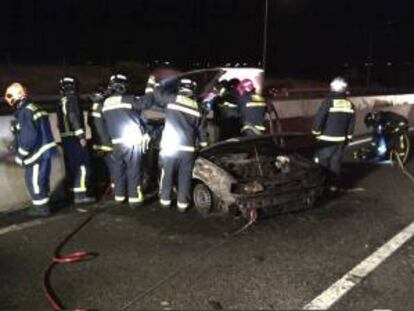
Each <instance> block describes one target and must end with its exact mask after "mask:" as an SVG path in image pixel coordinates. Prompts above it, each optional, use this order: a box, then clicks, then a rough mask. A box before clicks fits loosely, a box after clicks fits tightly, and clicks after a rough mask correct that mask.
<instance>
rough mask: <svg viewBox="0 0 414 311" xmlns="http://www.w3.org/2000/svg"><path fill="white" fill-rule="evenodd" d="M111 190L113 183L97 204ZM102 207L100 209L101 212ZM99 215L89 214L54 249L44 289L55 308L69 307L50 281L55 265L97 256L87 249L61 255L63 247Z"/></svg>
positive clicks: (99, 201)
mask: <svg viewBox="0 0 414 311" xmlns="http://www.w3.org/2000/svg"><path fill="white" fill-rule="evenodd" d="M110 190H111V183H109V185H108V186H107V188H106V190H105V192H104V193H103V195H102V196H101V197H100V199H99V200H98V201H97V203H96V204H99V203H101V202H102V200H103V199H104V198H105V196H106V195H107V194H108V193H109V191H110ZM101 211H102V209H101V210H100V211H99V212H101ZM97 215H98V212H97V213H93V214H91V215H89V216H88V217H87V218H86V219H85V220H84V221H82V222H81V223H80V224H79V225H78V226H77V227H76V228H75V229H74V230H73V231H72V232H71V233H70V234H69V235H67V236H66V237H65V238H64V239H63V241H62V242H60V243H59V244H58V246H57V247H56V248H55V249H54V251H53V254H54V256H53V258H52V259H51V263H50V264H49V266H48V268H47V269H46V270H45V272H44V274H43V291H44V293H45V295H46V298H47V300H48V301H49V303H50V305H51V306H52V307H53V309H54V310H59V311H60V310H64V309H67V308H65V307H64V306H63V304H62V303H61V302H60V300H59V298H58V296H57V294H56V293H55V291H54V290H53V288H52V285H51V283H50V276H51V274H52V271H53V269H54V267H55V266H57V265H59V264H64V263H75V262H79V261H82V260H87V259H90V258H93V257H95V256H96V254H93V253H88V252H85V251H75V252H72V253H69V254H64V255H61V254H60V252H61V250H62V249H63V247H64V246H65V245H66V244H67V243H68V242H69V241H70V239H72V238H73V237H74V236H75V235H76V234H77V233H78V232H79V231H81V230H82V229H83V228H84V227H85V226H86V225H87V224H88V223H89V222H90V221H91V220H92V219H93V218H94V217H96V216H97ZM74 310H75V311H86V309H84V308H77V309H74Z"/></svg>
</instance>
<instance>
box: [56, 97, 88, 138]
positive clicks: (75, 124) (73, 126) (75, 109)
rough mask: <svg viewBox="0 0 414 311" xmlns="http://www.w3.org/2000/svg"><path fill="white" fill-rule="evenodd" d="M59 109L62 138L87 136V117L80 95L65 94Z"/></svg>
mask: <svg viewBox="0 0 414 311" xmlns="http://www.w3.org/2000/svg"><path fill="white" fill-rule="evenodd" d="M58 107H59V108H58V110H57V119H58V127H59V131H60V136H61V137H62V138H65V137H71V136H77V137H79V138H85V128H84V127H85V119H84V116H83V112H82V107H81V105H80V100H79V97H78V96H77V95H75V94H71V95H66V96H63V97H62V98H61V99H60V102H59V106H58Z"/></svg>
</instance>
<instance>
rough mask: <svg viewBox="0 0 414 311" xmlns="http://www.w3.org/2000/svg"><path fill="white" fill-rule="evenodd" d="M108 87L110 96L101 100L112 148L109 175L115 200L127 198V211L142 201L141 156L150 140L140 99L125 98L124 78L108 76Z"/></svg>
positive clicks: (125, 84)
mask: <svg viewBox="0 0 414 311" xmlns="http://www.w3.org/2000/svg"><path fill="white" fill-rule="evenodd" d="M108 88H109V89H110V90H111V91H112V95H111V96H109V97H108V98H107V99H105V101H104V103H103V108H102V116H103V120H104V122H105V126H106V129H107V131H108V134H109V137H110V139H111V143H112V148H113V151H112V153H113V159H114V161H113V166H112V174H113V179H114V183H115V185H114V195H115V201H116V202H119V203H122V202H124V201H125V200H126V194H127V195H128V203H129V205H130V207H131V208H135V207H137V206H140V205H141V204H142V203H143V202H144V196H143V192H142V178H143V176H142V175H143V168H142V156H143V153H144V152H145V151H146V150H147V149H148V145H149V141H150V137H149V135H148V133H147V128H146V127H147V125H146V121H145V119H144V118H143V117H142V116H141V109H142V107H143V105H142V102H141V101H140V99H138V98H136V97H135V96H133V95H127V94H126V92H127V77H126V76H124V75H122V74H115V75H113V76H111V78H110V82H109V86H108Z"/></svg>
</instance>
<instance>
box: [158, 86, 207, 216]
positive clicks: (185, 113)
mask: <svg viewBox="0 0 414 311" xmlns="http://www.w3.org/2000/svg"><path fill="white" fill-rule="evenodd" d="M196 87H197V84H196V83H195V82H194V81H192V80H190V79H181V80H180V81H179V86H178V94H177V95H176V96H174V97H175V100H174V101H171V102H170V103H169V104H168V105H167V107H166V110H165V127H164V131H163V133H162V138H161V152H160V161H161V163H162V171H161V179H160V204H161V206H162V207H166V208H168V207H170V206H171V192H172V188H173V184H174V176H177V179H178V189H177V192H178V193H177V208H178V211H180V212H185V211H186V210H187V209H188V208H189V206H190V202H191V183H192V172H193V166H194V153H195V151H196V143H197V139H199V142H200V145H201V146H206V145H207V132H206V131H205V128H203V126H205V123H204V122H203V115H202V111H201V107H200V105H199V104H198V103H197V101H196V100H195V90H196Z"/></svg>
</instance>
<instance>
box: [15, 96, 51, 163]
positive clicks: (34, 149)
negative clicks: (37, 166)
mask: <svg viewBox="0 0 414 311" xmlns="http://www.w3.org/2000/svg"><path fill="white" fill-rule="evenodd" d="M15 117H16V119H17V125H16V129H17V132H16V136H17V145H18V149H17V155H16V162H17V163H19V164H20V165H26V166H27V165H33V164H34V163H36V162H37V161H40V160H42V159H46V158H50V157H52V156H53V155H55V154H56V152H57V150H56V143H55V141H54V138H53V134H52V130H51V128H50V122H49V117H48V113H47V112H46V111H44V110H41V109H40V108H39V107H38V106H36V105H35V104H31V103H28V102H27V101H22V102H20V103H19V104H18V106H17V111H16V113H15Z"/></svg>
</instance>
